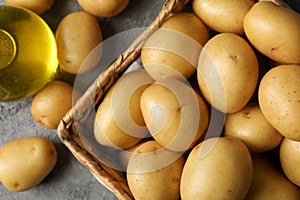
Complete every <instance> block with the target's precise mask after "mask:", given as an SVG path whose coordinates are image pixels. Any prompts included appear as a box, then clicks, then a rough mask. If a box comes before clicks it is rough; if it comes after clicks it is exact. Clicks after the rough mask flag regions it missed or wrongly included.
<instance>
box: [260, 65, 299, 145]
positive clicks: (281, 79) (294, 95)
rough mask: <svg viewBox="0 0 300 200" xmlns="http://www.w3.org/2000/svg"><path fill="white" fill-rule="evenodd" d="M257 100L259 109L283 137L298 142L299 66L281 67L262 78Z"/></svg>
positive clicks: (275, 68)
mask: <svg viewBox="0 0 300 200" xmlns="http://www.w3.org/2000/svg"><path fill="white" fill-rule="evenodd" d="M258 100H259V104H260V108H261V110H262V112H263V114H264V116H265V117H266V119H267V120H268V121H269V122H270V124H271V125H272V126H273V127H275V128H276V129H277V130H278V131H279V132H280V133H281V134H282V135H283V136H285V137H288V138H290V139H293V140H298V141H300V123H299V119H300V65H281V66H277V67H274V68H272V69H271V70H269V71H268V72H267V73H266V74H265V75H264V76H263V78H262V80H261V82H260V85H259V90H258Z"/></svg>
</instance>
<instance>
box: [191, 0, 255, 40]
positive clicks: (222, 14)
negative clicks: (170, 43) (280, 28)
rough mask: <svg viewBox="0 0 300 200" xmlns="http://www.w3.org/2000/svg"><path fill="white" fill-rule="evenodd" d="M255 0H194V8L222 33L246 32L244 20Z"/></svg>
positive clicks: (198, 14) (213, 27)
mask: <svg viewBox="0 0 300 200" xmlns="http://www.w3.org/2000/svg"><path fill="white" fill-rule="evenodd" d="M254 3H255V1H254V0H241V1H223V0H194V1H193V3H192V6H193V10H194V12H195V13H196V15H197V16H199V17H200V18H201V19H202V20H203V22H204V23H205V24H206V25H207V26H209V27H210V28H211V29H213V30H215V31H217V32H220V33H224V32H226V33H235V34H239V35H243V34H244V27H243V20H244V17H245V15H246V13H247V12H248V11H249V9H250V8H251V7H252V6H253V5H254Z"/></svg>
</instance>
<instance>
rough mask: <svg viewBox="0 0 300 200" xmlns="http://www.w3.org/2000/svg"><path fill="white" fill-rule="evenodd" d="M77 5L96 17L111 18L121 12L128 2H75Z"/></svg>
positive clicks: (80, 0) (86, 0)
mask: <svg viewBox="0 0 300 200" xmlns="http://www.w3.org/2000/svg"><path fill="white" fill-rule="evenodd" d="M77 2H78V3H79V5H80V6H81V7H82V8H83V9H84V10H85V11H87V12H89V13H91V14H93V15H95V16H98V17H113V16H116V15H118V14H120V13H121V12H123V11H124V10H125V9H126V7H127V6H128V3H129V0H110V1H107V0H96V1H92V0H77Z"/></svg>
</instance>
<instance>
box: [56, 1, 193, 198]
mask: <svg viewBox="0 0 300 200" xmlns="http://www.w3.org/2000/svg"><path fill="white" fill-rule="evenodd" d="M188 2H189V0H166V1H165V2H164V4H163V7H162V9H161V11H160V12H159V13H158V14H157V16H156V18H155V19H154V20H153V22H152V23H151V24H150V25H149V26H148V28H147V29H146V30H145V31H143V32H142V33H141V34H140V35H139V36H138V37H137V38H136V39H135V41H134V42H132V43H131V45H130V46H129V47H128V48H127V49H126V50H125V51H124V52H123V53H122V54H121V55H120V56H119V57H118V58H117V59H116V60H115V61H114V62H113V63H112V64H110V65H109V66H108V67H107V68H106V70H105V71H104V72H102V73H101V74H100V75H99V76H98V77H97V78H96V80H95V81H94V82H93V83H92V84H91V85H90V86H89V87H88V89H87V90H86V92H85V93H84V94H83V95H82V96H81V97H80V99H79V100H78V101H77V102H76V103H75V105H73V107H72V108H71V110H69V112H68V113H67V114H66V115H65V116H64V117H63V119H62V120H61V121H60V124H59V126H58V129H57V133H58V136H59V138H60V139H61V141H62V143H63V144H64V145H65V146H66V147H67V148H68V149H69V150H70V151H71V153H72V154H73V155H74V156H75V157H76V159H77V160H78V161H79V162H80V163H81V164H82V165H84V166H85V167H86V168H87V169H88V170H89V171H90V172H91V173H92V174H93V176H94V177H95V178H96V179H97V180H98V181H99V182H100V183H101V184H102V185H103V186H105V187H106V188H107V189H108V190H110V191H112V192H113V193H114V194H115V196H116V197H117V198H118V199H124V200H131V199H134V198H133V196H132V194H131V192H130V189H129V187H128V185H127V181H126V175H125V174H124V172H122V171H118V170H117V169H115V168H112V167H110V166H108V165H107V162H109V163H113V162H114V161H113V160H110V158H111V156H112V155H110V151H109V149H107V148H106V147H101V146H99V144H98V145H95V144H94V143H93V139H92V138H91V134H90V132H89V130H88V127H86V124H87V123H90V122H91V121H92V119H93V117H94V116H93V114H92V113H93V112H92V111H93V110H95V107H96V106H97V104H99V103H100V102H101V98H102V96H103V95H104V94H105V92H106V91H107V90H108V89H109V88H110V87H111V86H112V84H113V83H114V82H115V81H116V80H117V79H118V77H120V76H121V75H122V73H124V71H126V70H127V69H128V68H129V67H130V65H131V64H132V63H133V62H134V61H136V60H137V59H138V58H139V56H140V52H141V47H142V46H143V43H144V41H145V40H146V39H147V37H148V36H149V35H150V34H151V33H152V32H153V31H154V30H155V28H157V27H159V26H160V24H161V23H162V22H163V21H164V20H165V19H166V18H167V17H168V16H169V15H170V14H172V13H174V12H178V11H180V10H182V9H183V8H184V6H185V5H186V4H187V3H188ZM80 134H81V135H80ZM82 134H84V137H82ZM95 153H96V154H97V156H95ZM99 157H101V160H99V159H98V158H99ZM103 159H104V160H105V163H106V164H104V163H103V162H102V161H103Z"/></svg>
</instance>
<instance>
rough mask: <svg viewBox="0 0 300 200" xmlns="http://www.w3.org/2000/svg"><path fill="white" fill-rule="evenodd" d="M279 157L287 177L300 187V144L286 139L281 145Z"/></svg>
mask: <svg viewBox="0 0 300 200" xmlns="http://www.w3.org/2000/svg"><path fill="white" fill-rule="evenodd" d="M279 157H280V163H281V166H282V169H283V172H284V173H285V175H286V176H287V177H288V179H289V180H290V181H291V182H292V183H294V184H295V185H297V186H298V187H300V171H299V165H300V142H299V141H294V140H291V139H288V138H284V140H283V141H282V143H281V145H280V150H279Z"/></svg>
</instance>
